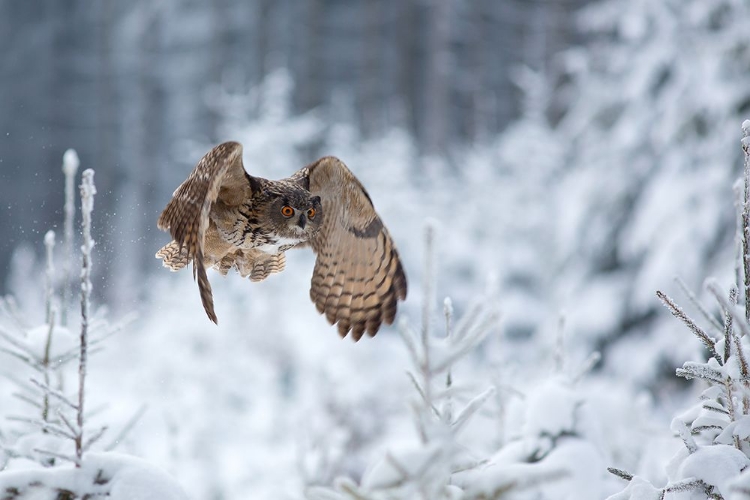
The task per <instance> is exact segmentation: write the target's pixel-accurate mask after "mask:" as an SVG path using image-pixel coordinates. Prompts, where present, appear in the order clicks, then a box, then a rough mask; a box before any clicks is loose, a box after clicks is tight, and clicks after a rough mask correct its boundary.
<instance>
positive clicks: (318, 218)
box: [268, 190, 323, 241]
mask: <svg viewBox="0 0 750 500" xmlns="http://www.w3.org/2000/svg"><path fill="white" fill-rule="evenodd" d="M269 209H270V213H269V214H268V218H269V220H270V221H271V223H272V225H273V227H274V230H275V231H274V232H275V233H276V234H277V235H279V236H281V237H283V238H290V239H298V240H302V241H307V240H308V239H309V238H310V237H311V236H312V235H314V234H315V233H316V232H317V231H318V230H319V229H320V227H321V225H322V224H323V210H322V206H321V204H320V196H311V195H310V193H309V192H308V191H306V190H300V191H298V192H287V193H283V194H279V195H278V196H276V197H274V200H273V201H272V202H271V203H270V205H269Z"/></svg>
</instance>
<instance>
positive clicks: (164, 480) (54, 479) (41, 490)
mask: <svg viewBox="0 0 750 500" xmlns="http://www.w3.org/2000/svg"><path fill="white" fill-rule="evenodd" d="M77 163H78V162H77V158H76V157H75V153H72V152H71V151H68V152H67V153H66V155H65V161H64V164H63V170H64V172H65V176H66V188H67V187H68V186H70V185H72V183H73V178H74V176H75V173H76V170H77V166H78V165H77ZM93 178H94V171H93V170H91V169H89V170H86V171H85V172H83V179H82V183H81V186H80V194H81V213H82V222H81V229H82V244H81V256H82V265H81V272H80V324H79V330H80V333H79V334H78V335H74V334H73V331H72V330H71V329H70V328H67V327H66V326H64V325H63V322H62V321H60V318H59V317H58V316H59V311H60V310H61V309H62V310H66V309H67V307H68V304H67V298H68V295H67V292H63V303H62V304H58V303H57V300H56V297H55V293H54V288H55V272H54V271H55V269H54V261H53V249H54V241H55V235H54V233H53V232H52V231H49V232H48V233H47V234H46V235H45V238H44V244H45V247H46V249H47V253H46V255H47V259H46V261H47V266H46V274H45V286H44V289H45V297H46V300H45V311H44V316H45V323H44V324H43V325H41V326H38V327H28V326H27V325H26V320H25V318H24V316H23V314H21V313H20V310H19V308H18V307H17V306H16V305H15V302H14V301H13V299H12V298H10V297H6V298H3V299H1V300H0V313H2V316H0V320H1V321H2V323H0V341H1V342H2V344H0V354H3V355H5V356H6V357H9V358H11V359H12V360H13V361H14V363H12V364H6V363H4V364H3V366H4V368H5V369H7V370H8V373H5V375H6V376H7V377H8V378H9V379H10V380H11V381H12V382H13V383H14V384H15V385H16V386H17V392H15V393H14V394H13V395H14V396H15V397H16V398H17V400H19V401H20V402H21V403H23V404H24V405H25V406H26V409H25V410H23V411H22V412H21V414H20V415H8V416H7V418H8V420H10V421H12V422H16V423H19V424H23V425H22V426H21V427H20V428H8V429H6V428H5V427H3V428H2V429H0V453H1V455H0V495H1V498H2V499H3V500H15V499H18V500H21V499H32V498H33V499H39V500H46V499H50V500H53V499H54V500H60V499H65V500H76V499H84V498H91V497H92V496H107V497H109V498H113V499H120V500H135V499H147V498H154V496H153V495H154V494H156V495H157V496H158V497H159V498H163V499H172V498H184V494H183V493H182V491H181V490H180V489H179V487H177V486H176V485H175V484H174V482H173V481H172V480H171V479H170V478H168V477H167V476H166V475H165V474H164V473H163V472H160V471H158V470H156V469H155V468H153V466H149V465H148V464H146V463H145V462H141V461H139V460H137V459H133V458H129V457H125V456H121V455H117V454H112V453H93V454H91V453H88V452H89V450H90V449H91V448H92V446H93V445H95V444H97V443H98V442H99V441H100V440H101V439H102V437H103V436H104V435H105V432H106V431H107V426H98V427H97V426H92V425H91V420H92V416H93V414H92V412H91V410H90V409H89V405H88V404H87V403H86V401H87V399H86V395H87V393H88V392H87V386H86V381H87V374H88V373H87V372H88V366H89V359H88V358H89V356H90V355H91V354H93V353H95V352H96V351H97V350H98V348H99V344H100V343H101V342H102V340H104V339H105V338H106V337H108V336H109V335H111V334H112V333H114V332H115V331H117V329H119V327H113V326H110V325H109V324H108V323H107V322H106V320H105V319H104V317H103V315H102V314H94V313H93V311H92V310H91V291H92V282H91V267H92V259H91V257H92V249H93V247H94V241H93V239H92V237H91V214H92V212H93V207H94V195H95V193H96V188H95V187H94V181H93ZM66 198H67V199H66V207H65V208H66V210H65V214H66V221H65V226H66V231H65V238H66V247H67V249H68V250H69V249H70V248H71V247H72V233H73V232H72V219H73V216H74V213H73V210H72V208H71V207H72V190H71V189H66ZM66 254H67V255H66V257H68V258H71V259H72V252H66ZM70 269H71V267H70V266H69V265H68V264H66V266H65V271H66V272H65V277H64V279H63V282H62V287H63V289H64V290H65V289H67V287H68V286H69V284H68V282H67V279H66V278H68V275H69V272H70ZM72 364H77V366H76V367H75V368H76V370H75V374H76V378H75V383H73V384H72V386H73V387H72V389H73V390H72V391H71V388H70V387H69V386H70V385H71V384H70V378H71V373H70V372H71V371H72V370H70V369H69V365H72ZM7 411H10V408H6V407H4V408H3V412H4V413H5V412H7ZM136 415H138V414H136ZM128 427H129V426H128ZM128 427H126V428H125V429H123V432H121V433H120V435H118V436H117V437H115V438H114V439H113V440H112V441H111V443H110V444H109V445H106V446H104V449H106V450H111V449H113V448H114V447H115V446H116V444H117V443H118V441H119V440H120V439H121V438H122V437H123V433H124V432H127V430H129V429H128ZM71 464H72V465H73V467H70V465H71Z"/></svg>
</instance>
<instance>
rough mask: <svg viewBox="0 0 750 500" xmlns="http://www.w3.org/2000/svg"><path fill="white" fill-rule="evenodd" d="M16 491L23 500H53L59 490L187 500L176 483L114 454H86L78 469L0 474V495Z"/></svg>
mask: <svg viewBox="0 0 750 500" xmlns="http://www.w3.org/2000/svg"><path fill="white" fill-rule="evenodd" d="M11 490H15V491H18V492H19V494H20V495H21V497H20V498H24V499H27V500H56V499H58V498H60V497H59V495H60V492H61V490H65V491H69V492H71V493H72V494H74V495H76V498H84V497H85V496H86V495H89V496H92V497H93V496H106V497H107V498H108V499H111V500H153V499H156V498H158V499H159V500H187V498H188V496H187V495H186V494H185V492H184V491H183V490H182V489H181V488H180V486H179V485H178V484H177V482H176V481H175V480H174V479H173V478H171V477H170V476H169V475H167V474H166V473H165V472H163V471H162V470H160V469H159V468H157V467H155V466H154V465H152V464H149V463H147V462H145V461H143V460H141V459H138V458H135V457H132V456H126V455H121V454H116V453H89V454H87V455H86V457H85V459H84V461H83V465H82V466H81V468H75V467H73V466H72V465H71V466H64V467H62V466H60V467H54V468H46V469H30V470H11V471H7V472H3V473H0V491H2V492H9V491H11Z"/></svg>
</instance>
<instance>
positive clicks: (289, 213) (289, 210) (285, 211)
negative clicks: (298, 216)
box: [281, 205, 294, 217]
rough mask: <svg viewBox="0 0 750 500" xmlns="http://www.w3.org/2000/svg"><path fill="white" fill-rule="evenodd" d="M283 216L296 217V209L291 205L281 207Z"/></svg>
mask: <svg viewBox="0 0 750 500" xmlns="http://www.w3.org/2000/svg"><path fill="white" fill-rule="evenodd" d="M281 215H283V216H284V217H291V216H292V215H294V209H293V208H292V207H290V206H289V205H284V206H283V207H281Z"/></svg>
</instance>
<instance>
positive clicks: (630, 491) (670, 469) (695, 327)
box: [610, 121, 750, 500]
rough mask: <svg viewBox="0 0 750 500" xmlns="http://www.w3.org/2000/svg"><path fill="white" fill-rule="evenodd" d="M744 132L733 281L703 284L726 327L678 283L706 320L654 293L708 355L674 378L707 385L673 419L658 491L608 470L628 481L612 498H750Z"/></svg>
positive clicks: (749, 180) (748, 124) (748, 160)
mask: <svg viewBox="0 0 750 500" xmlns="http://www.w3.org/2000/svg"><path fill="white" fill-rule="evenodd" d="M743 131H744V134H743V135H744V137H743V139H742V146H743V151H744V153H745V175H744V186H743V188H742V189H741V193H740V197H741V201H740V203H739V204H738V205H739V208H738V210H739V217H738V227H737V238H736V239H737V249H738V255H737V265H736V268H735V270H736V273H735V283H733V285H732V286H731V288H730V290H729V292H728V293H727V292H726V291H724V290H722V289H721V287H720V286H719V285H718V283H717V282H716V281H715V280H708V282H707V285H706V288H707V289H708V291H709V292H710V293H711V295H713V297H714V299H715V300H716V302H717V304H718V306H719V308H720V309H721V311H722V318H723V324H722V323H720V322H719V321H718V320H717V319H716V318H715V317H714V316H712V315H711V313H710V312H708V310H707V309H706V308H705V307H703V306H702V305H701V304H700V303H699V302H698V301H697V299H696V298H695V296H694V295H693V294H692V293H690V292H689V291H688V290H687V288H686V287H685V286H684V284H682V283H681V282H680V285H681V287H682V289H683V290H684V291H685V292H686V293H687V296H688V299H689V300H690V301H691V302H692V303H693V305H694V307H695V308H696V310H697V311H698V312H699V313H700V315H701V321H696V320H694V319H693V318H692V317H691V316H689V315H688V314H687V313H686V312H685V311H684V310H683V309H682V308H681V307H680V306H678V305H677V303H676V302H675V301H674V300H673V299H672V298H670V297H669V296H668V295H666V294H665V293H664V292H661V291H659V292H657V296H658V297H659V299H660V300H661V301H662V302H663V303H664V305H665V306H666V307H667V308H668V309H669V311H670V312H671V313H672V314H673V315H674V316H675V317H676V318H677V319H679V320H680V321H681V322H682V323H683V324H684V325H685V326H686V327H687V328H688V329H689V330H690V331H691V332H692V333H693V335H695V336H696V337H697V338H698V340H699V341H700V343H701V344H703V347H704V348H705V349H706V351H707V354H708V356H707V358H708V359H707V360H706V361H703V362H696V361H688V362H686V363H684V364H683V366H682V368H679V369H678V370H677V375H678V376H680V377H684V378H686V379H688V380H691V379H697V380H702V381H703V382H705V383H706V384H707V385H708V387H707V388H706V389H705V390H704V391H703V392H702V393H701V395H700V398H699V401H698V402H697V403H696V404H695V405H694V406H692V407H691V408H690V409H688V410H687V411H685V412H683V413H681V414H680V415H678V416H677V417H676V418H675V419H674V420H673V421H672V426H671V427H672V431H673V432H675V433H676V434H677V435H679V437H680V438H681V440H682V442H683V444H684V447H683V448H682V449H681V450H680V451H679V452H678V453H677V454H676V455H675V456H674V457H673V458H672V459H671V461H670V462H669V463H668V464H667V466H666V472H667V479H668V481H667V484H666V485H664V486H662V487H656V486H653V485H652V484H651V483H650V482H648V481H646V480H645V479H643V478H640V477H638V476H634V475H633V474H630V473H628V472H626V471H623V470H619V469H610V471H611V472H612V473H613V474H615V475H618V476H620V477H622V478H624V479H627V480H628V481H630V484H629V485H628V487H627V488H626V489H625V490H624V491H622V492H621V493H618V494H616V495H613V496H611V497H610V500H626V499H636V498H637V499H641V498H652V499H663V498H666V497H667V496H668V495H669V494H672V493H677V492H685V493H686V494H687V495H688V496H687V497H686V498H691V499H699V498H707V499H725V500H726V499H730V498H737V499H739V498H747V495H745V494H744V493H743V491H744V490H743V487H742V484H743V483H747V480H748V479H747V478H748V477H750V476H748V473H743V471H746V470H750V469H749V467H748V466H750V458H749V457H750V385H749V384H748V380H750V377H749V375H750V365H749V364H748V353H749V352H750V351H749V348H750V345H749V342H750V340H748V339H750V335H748V333H750V121H745V122H744V123H743ZM740 290H743V293H740ZM745 492H746V491H745Z"/></svg>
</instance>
